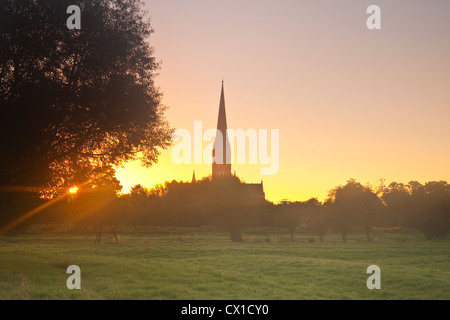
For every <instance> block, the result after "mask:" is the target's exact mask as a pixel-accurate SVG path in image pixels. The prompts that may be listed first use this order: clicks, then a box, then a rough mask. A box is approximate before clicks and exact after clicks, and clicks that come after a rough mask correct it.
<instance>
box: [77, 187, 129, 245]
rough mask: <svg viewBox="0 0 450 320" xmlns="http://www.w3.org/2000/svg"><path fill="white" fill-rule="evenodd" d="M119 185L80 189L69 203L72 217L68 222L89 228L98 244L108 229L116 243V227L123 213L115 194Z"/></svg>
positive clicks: (122, 217)
mask: <svg viewBox="0 0 450 320" xmlns="http://www.w3.org/2000/svg"><path fill="white" fill-rule="evenodd" d="M118 190H120V185H119V184H118V183H117V184H115V185H113V184H112V185H86V186H83V187H80V188H79V190H78V191H77V193H76V194H74V195H73V197H72V201H71V203H70V210H71V212H72V215H71V217H70V220H69V222H71V223H72V224H74V225H78V226H80V225H81V226H90V227H92V228H93V229H94V232H95V234H96V239H95V243H100V242H101V238H102V234H103V232H104V231H105V228H109V229H110V231H111V232H112V234H113V235H114V239H115V242H116V243H117V242H118V241H119V240H118V237H117V227H118V225H119V224H120V223H121V222H122V221H123V219H124V215H125V214H126V212H124V211H123V210H121V209H123V208H122V206H121V205H120V200H119V198H118V196H117V192H118Z"/></svg>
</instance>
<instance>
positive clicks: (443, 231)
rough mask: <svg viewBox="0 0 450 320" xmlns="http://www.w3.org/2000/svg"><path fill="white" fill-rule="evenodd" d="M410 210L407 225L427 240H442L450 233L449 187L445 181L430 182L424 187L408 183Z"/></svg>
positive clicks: (415, 183) (413, 182) (415, 182)
mask: <svg viewBox="0 0 450 320" xmlns="http://www.w3.org/2000/svg"><path fill="white" fill-rule="evenodd" d="M409 187H410V190H411V208H412V210H411V211H410V212H409V215H408V222H409V225H410V226H412V227H416V228H418V229H420V230H422V232H423V233H424V235H425V236H426V237H427V238H429V239H432V238H442V237H445V236H447V235H448V234H449V233H450V185H449V184H448V183H447V182H446V181H430V182H427V183H426V184H425V185H422V184H420V183H419V182H417V181H411V182H410V183H409Z"/></svg>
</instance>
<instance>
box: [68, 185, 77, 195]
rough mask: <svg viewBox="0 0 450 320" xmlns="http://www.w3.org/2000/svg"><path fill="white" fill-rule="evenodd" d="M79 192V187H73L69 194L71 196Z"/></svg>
mask: <svg viewBox="0 0 450 320" xmlns="http://www.w3.org/2000/svg"><path fill="white" fill-rule="evenodd" d="M77 192H78V187H72V188H70V189H69V193H70V194H75V193H77Z"/></svg>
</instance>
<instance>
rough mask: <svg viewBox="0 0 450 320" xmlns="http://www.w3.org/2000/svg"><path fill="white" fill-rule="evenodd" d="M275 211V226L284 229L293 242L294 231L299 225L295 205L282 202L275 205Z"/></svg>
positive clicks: (285, 201) (289, 202)
mask: <svg viewBox="0 0 450 320" xmlns="http://www.w3.org/2000/svg"><path fill="white" fill-rule="evenodd" d="M277 209H278V210H277V211H278V212H277V219H276V221H277V225H279V226H280V227H282V228H286V230H287V231H288V232H289V235H290V239H291V241H294V233H295V230H296V229H297V227H298V226H299V225H300V216H299V212H298V205H297V203H293V202H291V201H288V200H283V201H281V203H280V204H278V205H277Z"/></svg>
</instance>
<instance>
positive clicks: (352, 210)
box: [329, 179, 381, 242]
mask: <svg viewBox="0 0 450 320" xmlns="http://www.w3.org/2000/svg"><path fill="white" fill-rule="evenodd" d="M329 201H330V202H331V204H332V217H331V223H332V224H333V226H334V227H335V229H336V230H337V231H338V232H340V233H341V235H342V241H343V242H346V241H347V234H348V233H349V232H350V231H351V230H352V228H353V227H354V226H358V225H361V226H363V228H364V230H365V231H366V235H367V241H368V242H371V241H372V239H371V235H370V232H371V228H372V225H373V223H374V217H375V215H376V214H377V212H378V210H379V208H380V207H381V200H380V198H378V196H377V195H376V194H375V193H374V192H373V191H372V189H371V188H370V187H368V186H363V185H361V184H360V183H359V182H356V181H355V180H354V179H350V180H348V181H347V184H346V185H344V186H339V187H336V188H335V189H333V190H331V191H330V193H329Z"/></svg>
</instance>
